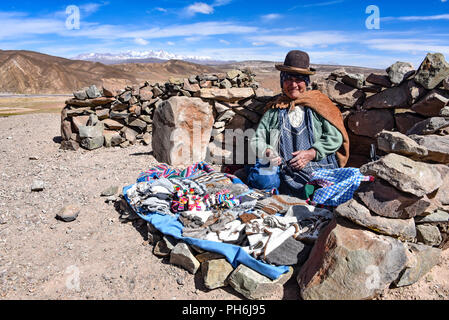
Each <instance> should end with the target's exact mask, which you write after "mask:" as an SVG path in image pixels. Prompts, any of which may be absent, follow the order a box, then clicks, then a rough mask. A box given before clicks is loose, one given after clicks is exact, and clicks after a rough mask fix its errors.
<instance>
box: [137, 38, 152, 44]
mask: <svg viewBox="0 0 449 320" xmlns="http://www.w3.org/2000/svg"><path fill="white" fill-rule="evenodd" d="M134 42H135V43H137V44H139V45H141V46H146V45H148V44H149V43H150V42H149V41H147V40H145V39H143V38H136V39H134Z"/></svg>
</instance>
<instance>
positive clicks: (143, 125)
mask: <svg viewBox="0 0 449 320" xmlns="http://www.w3.org/2000/svg"><path fill="white" fill-rule="evenodd" d="M128 125H129V126H130V127H133V128H137V129H139V130H140V131H143V130H145V129H146V127H147V122H145V121H143V120H140V119H135V120H133V121H130V122H129V124H128Z"/></svg>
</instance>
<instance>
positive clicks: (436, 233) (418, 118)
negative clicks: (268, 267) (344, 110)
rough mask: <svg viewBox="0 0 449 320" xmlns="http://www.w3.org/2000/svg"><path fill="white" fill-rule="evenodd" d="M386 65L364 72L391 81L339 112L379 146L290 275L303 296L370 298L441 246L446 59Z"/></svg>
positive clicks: (448, 171)
mask: <svg viewBox="0 0 449 320" xmlns="http://www.w3.org/2000/svg"><path fill="white" fill-rule="evenodd" d="M388 72H389V75H388V76H383V77H381V76H373V75H371V76H370V77H369V79H370V81H372V82H374V81H375V82H377V83H376V84H377V85H380V84H381V83H385V85H384V86H386V85H387V83H388V84H389V83H391V88H389V89H382V91H381V92H379V93H377V94H374V95H371V96H369V97H368V98H367V99H366V100H365V101H364V102H363V104H359V105H358V108H359V110H357V111H352V112H351V114H350V115H349V116H348V126H349V130H351V131H352V133H353V134H360V135H365V136H366V138H369V139H372V138H374V139H376V141H375V142H376V145H377V148H378V151H379V153H382V157H380V158H379V159H378V160H376V161H373V162H370V163H367V164H365V165H363V166H362V167H361V168H360V170H361V172H362V173H363V174H364V175H370V176H373V177H375V182H372V183H363V184H362V186H361V187H360V188H359V190H358V191H357V192H356V194H355V197H354V199H352V200H350V201H349V202H347V203H345V204H343V205H341V206H339V207H338V208H336V209H335V219H334V221H333V222H332V223H331V224H330V225H329V226H328V227H327V229H326V230H325V231H323V233H322V234H321V235H320V237H319V239H318V240H317V243H316V244H315V247H314V249H313V251H312V252H311V254H310V258H309V260H308V261H307V262H306V264H305V265H304V266H303V268H302V269H301V271H300V273H299V275H298V277H297V281H298V284H299V286H300V289H301V296H302V297H303V298H304V299H371V298H374V297H376V296H377V295H379V294H381V293H382V292H383V290H385V289H386V288H389V287H403V286H408V285H411V284H413V283H416V282H417V281H418V280H419V279H420V278H421V277H423V276H424V275H425V274H426V273H428V272H429V271H430V270H431V268H432V267H434V266H435V265H437V264H438V263H439V258H440V254H441V251H442V250H445V249H447V248H448V247H449V239H448V227H449V206H448V205H449V191H448V190H449V167H448V164H449V133H448V129H449V118H448V115H449V114H448V113H447V109H448V106H447V104H448V101H449V90H448V89H449V88H448V85H447V84H448V76H449V64H448V63H447V62H446V61H445V60H444V57H443V56H442V55H441V54H429V55H428V56H427V57H426V59H425V61H424V62H423V63H422V65H421V67H420V68H419V70H418V71H414V70H413V68H412V67H411V66H410V65H409V64H405V63H399V62H398V63H396V64H395V65H393V66H392V67H391V68H389V69H388ZM343 79H344V82H347V83H348V82H349V79H353V80H355V79H356V77H355V76H347V75H345V76H344V77H343ZM357 79H358V77H357ZM373 79H376V80H373ZM379 79H382V81H380V80H379ZM378 80H379V81H378ZM333 82H335V80H328V83H333ZM358 84H360V86H359V89H355V88H354V89H353V90H352V91H353V93H352V94H351V96H357V95H358V94H361V92H362V91H363V88H364V86H363V85H361V84H362V81H360V82H359V83H358ZM393 84H395V86H394V85H393ZM389 85H390V84H389ZM346 89H347V88H346ZM357 90H359V91H357ZM365 93H366V92H365ZM362 96H363V95H362ZM371 136H372V137H371ZM351 142H352V143H353V144H354V143H356V142H354V141H351ZM370 142H371V141H370ZM354 147H355V148H357V147H358V146H357V145H355V146H354Z"/></svg>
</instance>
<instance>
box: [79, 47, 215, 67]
mask: <svg viewBox="0 0 449 320" xmlns="http://www.w3.org/2000/svg"><path fill="white" fill-rule="evenodd" d="M74 59H76V60H85V61H94V62H101V63H104V64H116V63H129V62H157V61H158V60H184V61H191V62H193V61H195V62H199V63H207V62H211V61H213V59H212V58H211V57H203V56H184V55H178V54H174V53H170V52H167V51H164V50H159V51H153V50H149V51H134V50H129V51H125V52H122V53H117V54H112V53H84V54H80V55H78V56H76V57H75V58H74Z"/></svg>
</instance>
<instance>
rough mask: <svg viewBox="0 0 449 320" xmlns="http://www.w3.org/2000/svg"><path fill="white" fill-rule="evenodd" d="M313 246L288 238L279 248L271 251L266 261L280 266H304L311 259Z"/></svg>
mask: <svg viewBox="0 0 449 320" xmlns="http://www.w3.org/2000/svg"><path fill="white" fill-rule="evenodd" d="M311 250H312V246H309V245H305V244H304V243H302V242H301V241H298V240H295V239H293V238H292V237H290V238H287V240H285V241H284V242H283V243H282V244H281V245H280V246H279V247H277V248H276V249H274V250H273V251H271V252H270V253H269V254H268V255H267V256H266V257H265V259H264V260H265V261H266V262H267V263H269V264H273V265H278V266H293V265H299V266H301V265H303V264H304V262H306V260H307V258H308V257H309V254H310V251H311Z"/></svg>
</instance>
